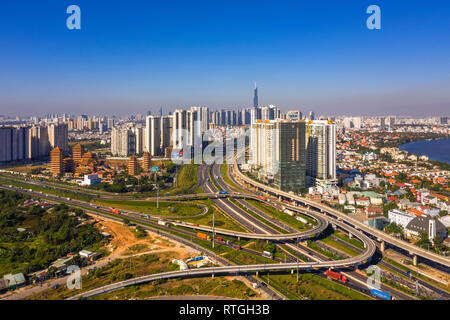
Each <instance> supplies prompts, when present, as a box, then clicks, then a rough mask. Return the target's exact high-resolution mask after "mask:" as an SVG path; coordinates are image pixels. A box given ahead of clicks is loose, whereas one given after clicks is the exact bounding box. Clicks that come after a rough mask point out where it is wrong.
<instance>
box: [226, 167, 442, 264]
mask: <svg viewBox="0 0 450 320" xmlns="http://www.w3.org/2000/svg"><path fill="white" fill-rule="evenodd" d="M232 172H233V174H235V176H236V177H237V178H239V179H240V180H242V181H244V182H246V183H248V184H249V185H252V186H254V187H256V188H257V189H259V190H262V191H265V192H268V193H269V194H272V195H274V196H276V197H278V198H284V199H286V200H290V201H292V202H295V203H296V204H300V205H305V206H309V207H311V208H315V209H317V210H320V211H321V212H323V213H325V214H328V215H331V216H334V217H336V218H337V219H340V220H341V221H344V222H345V223H347V224H348V225H350V226H353V227H354V228H355V229H357V230H362V231H364V232H366V233H367V234H370V235H372V236H374V237H376V238H377V239H378V241H382V242H383V241H384V242H387V243H390V244H392V245H394V246H396V247H398V248H401V249H403V250H406V251H408V252H409V253H410V254H411V255H414V256H420V257H423V258H425V259H428V260H430V261H433V262H436V263H439V264H441V265H443V266H446V267H450V258H448V257H444V256H441V255H438V254H436V253H433V252H430V251H427V250H425V249H422V248H420V247H417V246H415V245H413V244H410V243H408V242H406V241H403V240H400V239H397V238H395V237H393V236H391V235H388V234H387V233H385V232H383V231H380V230H377V229H375V228H371V227H369V226H367V225H365V224H364V223H362V222H360V221H358V220H356V219H354V218H352V217H349V216H348V215H346V214H344V213H342V212H340V211H338V210H335V209H333V208H330V207H329V206H327V205H324V204H322V203H317V202H314V201H311V200H308V199H306V198H304V197H300V196H298V195H295V194H291V193H288V192H285V191H282V190H278V189H275V188H272V187H269V186H267V185H264V184H262V183H260V182H257V181H255V180H253V179H251V178H249V177H247V176H246V175H244V174H243V173H242V172H241V171H240V168H239V166H238V165H237V163H236V160H235V163H234V165H233V171H232ZM414 260H416V258H415V259H414ZM416 261H417V260H416Z"/></svg>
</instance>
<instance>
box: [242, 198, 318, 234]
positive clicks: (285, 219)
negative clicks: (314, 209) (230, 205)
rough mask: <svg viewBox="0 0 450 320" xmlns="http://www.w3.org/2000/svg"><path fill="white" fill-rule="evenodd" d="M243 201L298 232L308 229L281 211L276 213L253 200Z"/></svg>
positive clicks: (275, 210) (274, 210)
mask: <svg viewBox="0 0 450 320" xmlns="http://www.w3.org/2000/svg"><path fill="white" fill-rule="evenodd" d="M245 201H246V202H248V203H249V204H251V205H252V206H254V207H255V208H257V209H259V210H261V211H263V212H265V213H267V214H269V215H271V216H272V217H274V218H275V219H277V220H279V221H282V222H284V223H286V224H287V225H289V226H291V227H293V228H295V229H297V230H298V231H305V230H308V229H310V227H309V226H307V225H306V224H304V223H302V222H300V221H298V220H297V219H295V218H294V217H291V216H289V215H287V214H286V213H284V212H281V211H278V210H277V209H275V208H272V207H271V206H268V205H265V204H263V203H261V202H259V201H257V200H253V199H247V200H245ZM301 216H302V217H303V218H305V219H307V220H308V219H311V218H309V217H305V216H303V215H301ZM311 220H312V219H311ZM308 221H309V220H308ZM316 223H317V222H316Z"/></svg>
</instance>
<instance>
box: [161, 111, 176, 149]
mask: <svg viewBox="0 0 450 320" xmlns="http://www.w3.org/2000/svg"><path fill="white" fill-rule="evenodd" d="M172 127H173V117H172V116H163V117H161V151H164V152H165V150H166V148H168V147H170V145H171V139H170V138H171V136H172Z"/></svg>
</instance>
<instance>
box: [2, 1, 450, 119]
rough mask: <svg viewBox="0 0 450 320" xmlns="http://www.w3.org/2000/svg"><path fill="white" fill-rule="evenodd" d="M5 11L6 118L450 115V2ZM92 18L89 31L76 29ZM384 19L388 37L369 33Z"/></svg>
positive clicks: (110, 4) (124, 4) (28, 5)
mask: <svg viewBox="0 0 450 320" xmlns="http://www.w3.org/2000/svg"><path fill="white" fill-rule="evenodd" d="M117 2H118V1H104V0H89V1H85V0H71V1H62V0H57V1H56V0H55V1H49V0H47V1H46V0H41V1H21V0H2V1H1V2H0V48H1V50H0V69H1V72H0V114H7V115H31V114H44V113H54V112H58V113H62V112H68V113H75V114H79V113H88V114H130V113H145V112H146V111H147V110H153V111H155V110H157V109H159V107H160V106H162V107H163V108H164V110H165V111H170V110H174V109H175V108H177V107H187V106H191V105H207V106H209V107H210V108H211V109H217V108H228V107H229V108H236V107H239V108H241V107H246V106H251V105H252V89H253V83H254V82H255V81H256V82H257V83H258V87H259V91H260V104H263V105H268V104H275V105H278V106H280V107H281V108H282V109H283V110H288V109H294V108H295V109H297V108H299V109H301V110H302V111H304V112H309V110H314V111H315V112H316V114H324V115H328V114H331V115H339V114H348V115H352V114H353V115H357V114H360V115H383V114H387V115H389V114H397V115H412V116H425V115H446V114H448V110H449V109H450V90H449V88H450V59H449V47H450V41H449V38H450V36H449V35H450V19H449V15H450V2H449V1H433V0H430V1H405V0H395V1H392V0H391V1H378V0H376V1H375V0H371V1H365V0H360V1H352V0H347V1H320V0H319V1H301V0H297V1H282V0H280V1H247V0H241V1H218V0H209V1H203V0H201V1H186V0H185V1H152V0H147V1H137V0H129V1H120V3H117ZM71 4H76V5H79V6H80V8H81V12H82V29H81V30H77V31H71V30H68V29H67V28H66V18H67V16H68V15H67V14H66V8H67V7H68V6H69V5H71ZM371 4H377V5H379V6H380V8H381V15H382V29H381V30H368V29H367V28H366V19H367V17H368V15H367V14H366V8H367V7H368V6H369V5H371Z"/></svg>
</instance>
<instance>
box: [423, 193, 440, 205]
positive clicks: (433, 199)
mask: <svg viewBox="0 0 450 320" xmlns="http://www.w3.org/2000/svg"><path fill="white" fill-rule="evenodd" d="M422 203H423V204H434V205H436V204H437V203H438V198H437V197H435V196H432V195H431V194H429V195H427V196H425V197H423V198H422Z"/></svg>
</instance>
